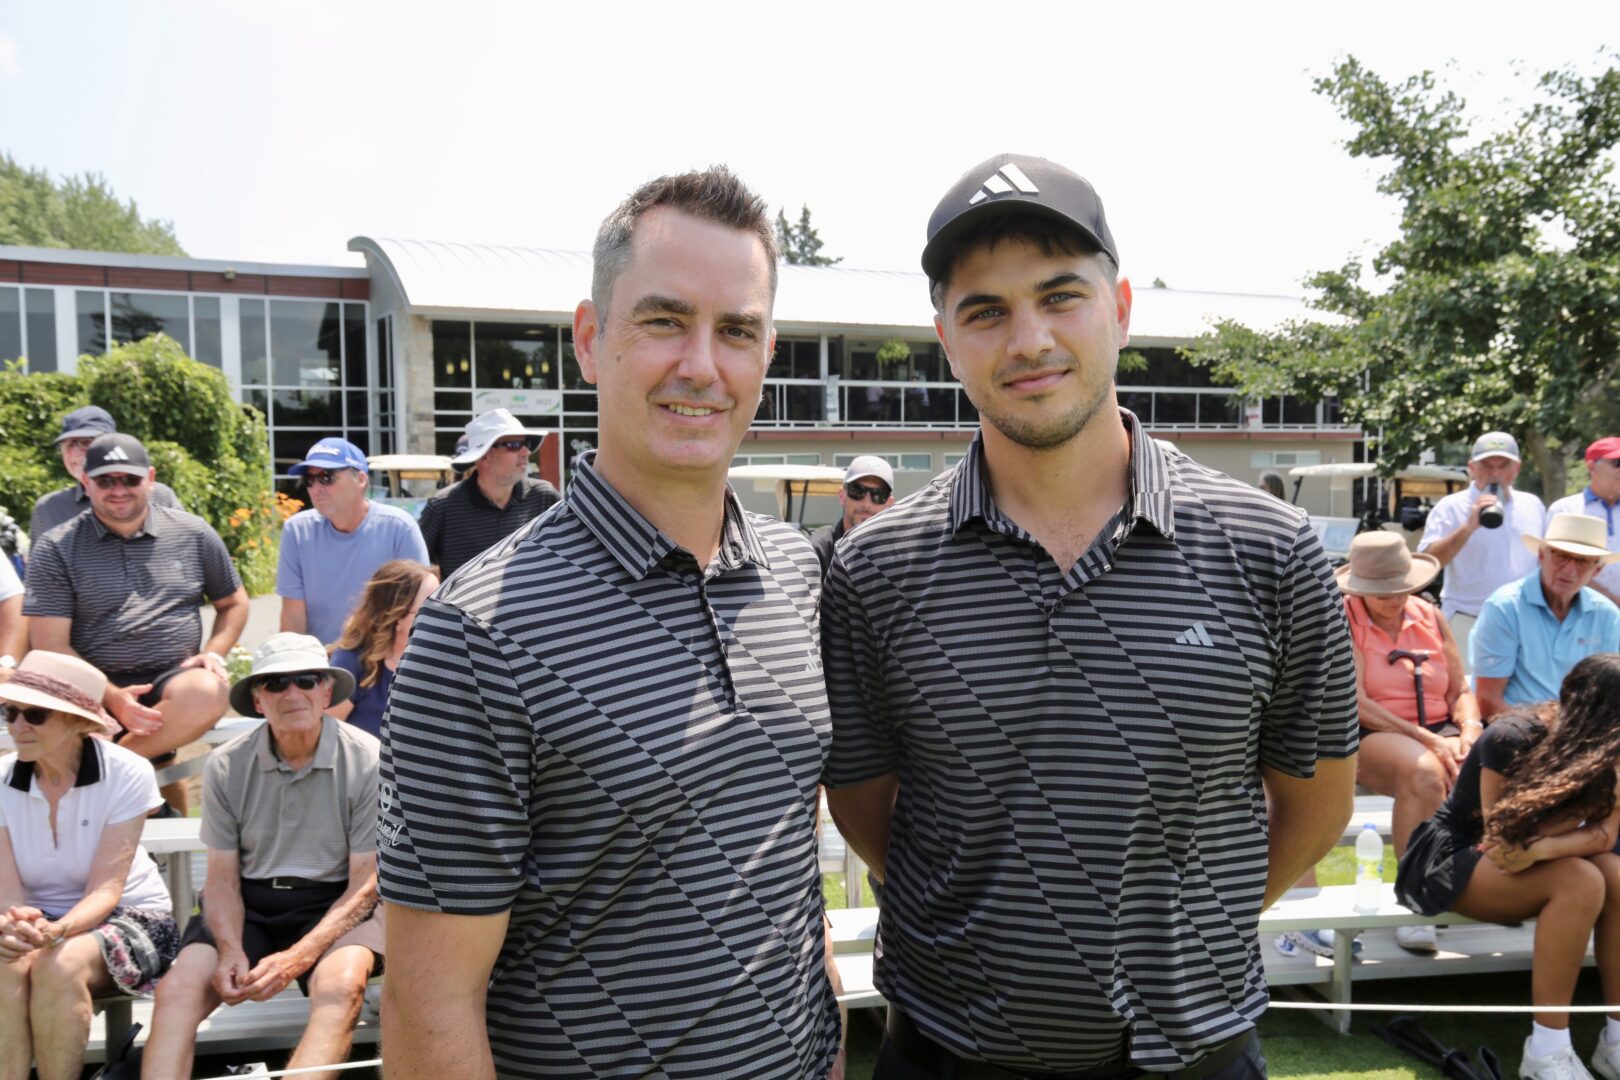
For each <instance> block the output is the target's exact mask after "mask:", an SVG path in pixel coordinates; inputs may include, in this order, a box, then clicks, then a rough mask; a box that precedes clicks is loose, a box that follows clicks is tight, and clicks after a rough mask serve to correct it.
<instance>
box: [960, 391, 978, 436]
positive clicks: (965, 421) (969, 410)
mask: <svg viewBox="0 0 1620 1080" xmlns="http://www.w3.org/2000/svg"><path fill="white" fill-rule="evenodd" d="M956 422H957V423H958V424H959V425H961V426H962V427H975V426H977V425H978V423H979V410H978V409H976V408H974V407H973V402H971V401H969V400H968V396H967V394H965V393H963V392H962V391H960V390H958V391H957V392H956Z"/></svg>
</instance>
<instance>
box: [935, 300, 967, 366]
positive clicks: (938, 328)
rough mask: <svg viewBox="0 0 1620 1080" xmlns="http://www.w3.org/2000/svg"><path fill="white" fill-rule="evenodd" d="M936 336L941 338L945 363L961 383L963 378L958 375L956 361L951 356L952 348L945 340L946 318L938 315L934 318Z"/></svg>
mask: <svg viewBox="0 0 1620 1080" xmlns="http://www.w3.org/2000/svg"><path fill="white" fill-rule="evenodd" d="M934 336H935V337H937V338H939V347H940V348H941V349H942V350H943V351H944V353H945V363H946V364H948V365H949V366H950V369H951V374H952V375H953V376H955V378H956V381H957V382H961V381H962V377H961V376H960V375H957V374H956V360H955V359H954V358H952V356H951V346H950V344H949V343H948V342H946V340H945V316H943V315H937V314H936V315H935V316H934Z"/></svg>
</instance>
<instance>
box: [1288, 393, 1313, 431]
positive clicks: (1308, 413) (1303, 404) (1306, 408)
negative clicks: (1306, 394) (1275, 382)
mask: <svg viewBox="0 0 1620 1080" xmlns="http://www.w3.org/2000/svg"><path fill="white" fill-rule="evenodd" d="M1282 400H1283V418H1282V422H1283V423H1285V424H1311V425H1314V424H1315V423H1316V402H1314V401H1302V400H1301V399H1299V398H1297V397H1294V396H1293V395H1291V394H1290V395H1288V396H1287V397H1284V398H1283V399H1282Z"/></svg>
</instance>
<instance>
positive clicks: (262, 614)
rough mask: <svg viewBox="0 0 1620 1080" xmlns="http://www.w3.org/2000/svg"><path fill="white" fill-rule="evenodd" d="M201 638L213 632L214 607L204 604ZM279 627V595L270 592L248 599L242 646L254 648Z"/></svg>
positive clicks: (206, 637) (205, 639) (206, 638)
mask: <svg viewBox="0 0 1620 1080" xmlns="http://www.w3.org/2000/svg"><path fill="white" fill-rule="evenodd" d="M202 616H203V640H204V641H207V640H208V635H209V634H211V633H213V627H214V609H213V608H211V607H207V606H204V607H203V609H202ZM280 628H281V597H279V596H277V595H275V594H274V593H270V594H268V595H266V596H256V597H254V598H253V599H252V600H249V601H248V623H247V629H245V630H243V631H242V646H243V647H244V648H247V649H256V648H258V647H259V645H261V644H262V643H263V642H264V639H265V638H267V637H269V636H270V635H271V634H273V633H275V632H276V631H277V630H278V629H280Z"/></svg>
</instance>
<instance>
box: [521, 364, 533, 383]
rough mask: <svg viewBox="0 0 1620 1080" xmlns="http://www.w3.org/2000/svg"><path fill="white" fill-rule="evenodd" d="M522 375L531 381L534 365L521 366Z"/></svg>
mask: <svg viewBox="0 0 1620 1080" xmlns="http://www.w3.org/2000/svg"><path fill="white" fill-rule="evenodd" d="M523 374H525V375H527V376H529V378H531V379H532V378H534V365H533V364H524V365H523Z"/></svg>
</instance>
